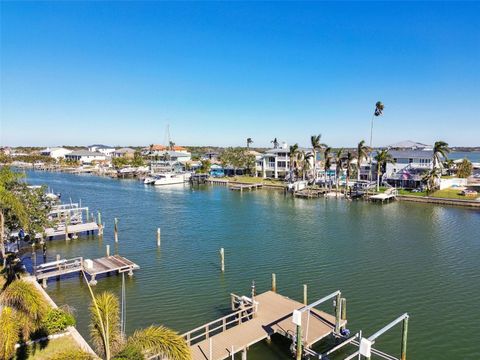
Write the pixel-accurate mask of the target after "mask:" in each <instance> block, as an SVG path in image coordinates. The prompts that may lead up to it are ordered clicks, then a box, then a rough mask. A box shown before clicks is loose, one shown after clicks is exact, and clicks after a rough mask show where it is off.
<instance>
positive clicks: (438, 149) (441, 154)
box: [432, 141, 450, 169]
mask: <svg viewBox="0 0 480 360" xmlns="http://www.w3.org/2000/svg"><path fill="white" fill-rule="evenodd" d="M449 152H450V149H449V147H448V144H447V143H446V142H445V141H437V142H435V145H433V158H432V162H433V167H434V168H435V169H437V168H440V169H441V168H442V159H445V160H447V156H448V153H449Z"/></svg>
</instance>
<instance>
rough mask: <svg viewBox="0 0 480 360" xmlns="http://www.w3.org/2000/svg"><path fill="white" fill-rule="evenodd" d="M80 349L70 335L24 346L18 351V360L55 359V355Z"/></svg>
mask: <svg viewBox="0 0 480 360" xmlns="http://www.w3.org/2000/svg"><path fill="white" fill-rule="evenodd" d="M72 349H78V345H77V343H76V342H75V341H74V340H73V338H72V337H71V336H70V335H66V336H63V337H61V338H58V339H54V340H49V341H48V342H40V343H36V344H32V345H29V346H24V347H22V348H20V349H18V350H17V356H16V357H15V359H16V360H27V359H28V360H44V359H55V354H58V353H61V352H63V351H66V350H72Z"/></svg>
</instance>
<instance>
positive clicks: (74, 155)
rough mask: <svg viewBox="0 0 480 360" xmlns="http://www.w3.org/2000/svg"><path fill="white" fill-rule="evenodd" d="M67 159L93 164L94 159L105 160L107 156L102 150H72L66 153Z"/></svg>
mask: <svg viewBox="0 0 480 360" xmlns="http://www.w3.org/2000/svg"><path fill="white" fill-rule="evenodd" d="M65 159H66V160H71V161H78V162H80V163H81V164H91V163H92V162H93V161H105V160H106V159H107V156H106V155H105V154H102V153H100V152H93V151H87V150H79V151H72V152H71V153H69V154H66V155H65Z"/></svg>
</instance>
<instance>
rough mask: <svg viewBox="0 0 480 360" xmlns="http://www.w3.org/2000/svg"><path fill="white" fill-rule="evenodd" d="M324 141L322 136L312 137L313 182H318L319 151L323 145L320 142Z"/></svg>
mask: <svg viewBox="0 0 480 360" xmlns="http://www.w3.org/2000/svg"><path fill="white" fill-rule="evenodd" d="M321 139H322V134H318V135H312V136H310V143H311V145H312V151H313V182H314V183H316V182H317V150H320V149H321V147H322V144H321V143H320V140H321Z"/></svg>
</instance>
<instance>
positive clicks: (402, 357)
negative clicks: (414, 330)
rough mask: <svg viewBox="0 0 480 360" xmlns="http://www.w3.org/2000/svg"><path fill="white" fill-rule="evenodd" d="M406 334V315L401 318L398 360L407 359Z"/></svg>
mask: <svg viewBox="0 0 480 360" xmlns="http://www.w3.org/2000/svg"><path fill="white" fill-rule="evenodd" d="M407 335H408V316H407V317H406V318H405V319H404V320H403V328H402V351H401V353H400V360H407Z"/></svg>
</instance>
